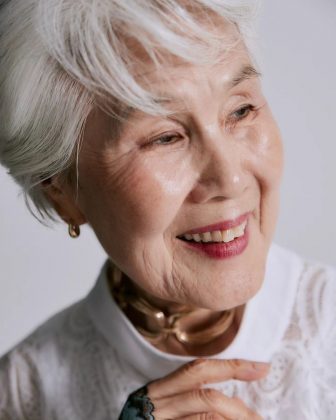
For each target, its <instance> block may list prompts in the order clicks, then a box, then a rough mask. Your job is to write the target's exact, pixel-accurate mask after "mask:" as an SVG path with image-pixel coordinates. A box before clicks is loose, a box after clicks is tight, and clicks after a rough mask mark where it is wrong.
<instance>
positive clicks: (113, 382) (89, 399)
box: [0, 263, 336, 420]
mask: <svg viewBox="0 0 336 420" xmlns="http://www.w3.org/2000/svg"><path fill="white" fill-rule="evenodd" d="M335 321H336V275H335V271H334V270H333V269H331V268H328V267H324V266H322V265H318V264H312V263H305V264H304V268H303V270H302V272H301V273H300V280H299V282H298V287H297V290H296V296H295V303H294V306H293V309H292V312H291V317H290V319H289V322H288V325H287V328H286V332H285V334H284V336H283V337H282V339H281V341H280V344H279V346H278V348H277V349H276V351H275V353H274V354H273V357H272V360H271V364H272V366H271V370H270V373H269V374H268V376H267V377H266V378H265V379H263V380H260V381H257V382H251V383H245V382H239V381H234V380H231V381H227V382H224V383H220V384H217V385H215V386H213V387H215V388H217V389H219V390H221V391H223V392H224V393H225V394H226V395H228V396H237V397H239V398H241V399H242V400H243V401H244V402H245V403H246V404H247V405H249V406H250V407H252V408H254V409H255V410H256V411H257V412H259V413H260V414H261V415H262V416H263V417H264V418H265V419H267V420H287V419H294V418H295V419H300V420H335V418H336V332H335V328H334V325H335ZM148 379H149V378H147V377H144V375H143V373H142V372H141V369H139V366H138V365H137V357H136V354H134V361H133V362H132V363H129V361H126V360H125V359H124V357H123V354H122V352H120V351H117V350H116V349H115V348H114V347H113V346H112V345H111V343H110V342H109V340H107V339H106V338H105V337H104V335H103V334H102V333H101V332H100V331H99V330H98V329H97V328H96V325H95V324H94V323H93V322H92V319H91V317H90V315H89V313H88V310H87V306H86V302H85V300H83V301H80V302H78V303H77V304H75V305H73V306H71V307H70V308H68V309H66V310H65V311H63V312H61V313H60V314H58V315H56V316H55V317H54V318H52V319H51V320H49V321H47V322H46V323H45V324H44V325H43V326H41V327H40V328H38V329H37V330H36V331H35V332H34V333H33V334H32V335H31V336H30V337H28V338H27V339H25V340H24V341H23V342H22V343H21V344H20V345H18V346H17V347H16V348H15V349H13V350H12V351H11V352H9V353H8V354H7V355H5V356H4V357H3V358H2V359H1V360H0V420H7V419H8V420H9V419H10V420H26V419H27V420H28V419H29V420H45V419H48V420H64V419H71V420H83V419H92V420H107V419H118V417H119V414H120V412H121V409H122V407H123V405H124V403H125V401H126V399H127V397H128V395H129V394H131V392H133V391H134V390H136V389H138V388H140V387H141V386H143V385H144V384H145V383H147V382H148Z"/></svg>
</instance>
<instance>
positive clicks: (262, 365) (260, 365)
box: [252, 362, 270, 371]
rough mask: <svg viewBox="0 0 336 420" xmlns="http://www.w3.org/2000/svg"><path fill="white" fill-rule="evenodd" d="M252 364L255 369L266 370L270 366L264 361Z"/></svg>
mask: <svg viewBox="0 0 336 420" xmlns="http://www.w3.org/2000/svg"><path fill="white" fill-rule="evenodd" d="M252 366H253V368H254V369H255V370H260V371H265V370H267V369H268V368H269V367H270V364H269V363H264V362H253V363H252Z"/></svg>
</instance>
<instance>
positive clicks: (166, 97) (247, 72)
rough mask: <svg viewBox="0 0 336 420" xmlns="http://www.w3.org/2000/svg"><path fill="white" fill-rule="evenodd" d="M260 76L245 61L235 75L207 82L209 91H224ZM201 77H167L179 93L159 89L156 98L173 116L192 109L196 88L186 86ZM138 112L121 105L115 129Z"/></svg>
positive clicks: (225, 74)
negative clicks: (176, 81)
mask: <svg viewBox="0 0 336 420" xmlns="http://www.w3.org/2000/svg"><path fill="white" fill-rule="evenodd" d="M222 65H223V63H222ZM217 67H218V66H216V69H215V68H214V71H215V72H218V71H219V69H218V68H217ZM191 73H193V74H194V75H197V72H195V71H191ZM200 76H201V77H203V73H200ZM260 76H261V74H260V73H259V72H258V71H257V70H256V69H255V68H254V67H253V66H252V65H251V64H250V63H245V64H243V65H242V66H241V67H240V68H239V70H238V71H237V72H235V74H233V75H228V74H227V73H225V72H224V73H223V76H222V77H219V78H217V77H214V78H211V79H208V78H207V79H206V80H205V82H206V86H207V88H208V89H209V93H211V91H212V92H217V91H218V86H217V85H220V90H222V89H223V88H224V89H223V90H224V91H225V90H227V91H230V90H231V89H233V88H234V87H236V86H238V85H240V84H241V83H243V82H244V81H246V80H248V79H252V78H258V77H260ZM176 79H178V80H179V81H181V80H183V79H184V82H183V84H182V86H181V85H180V86H179V87H178V88H176V84H175V85H174V80H176ZM199 79H200V77H196V78H195V79H193V78H190V77H186V76H185V77H183V78H181V76H179V75H178V74H177V75H176V76H174V77H169V78H165V82H168V81H169V82H170V83H172V85H173V88H174V89H175V91H176V92H177V93H178V95H176V94H172V93H171V92H169V93H168V92H167V91H163V90H162V91H161V90H157V92H156V93H155V96H156V98H155V99H154V100H155V102H157V103H158V104H160V105H163V106H165V107H168V109H167V110H168V113H169V115H172V116H173V115H176V114H182V113H186V112H188V111H189V110H190V106H188V104H189V103H192V96H193V95H190V92H194V91H195V92H196V90H195V89H193V87H192V88H191V89H190V90H189V89H188V88H187V87H186V84H187V83H189V82H190V83H191V84H193V85H195V84H197V83H198V82H199ZM217 80H219V82H218V84H217V83H214V82H217ZM186 82H187V83H186ZM152 83H153V81H152ZM162 83H163V82H162ZM166 85H167V83H166ZM169 108H170V109H169ZM138 112H140V113H141V111H140V110H137V109H136V108H134V107H131V106H120V108H119V111H118V115H119V116H120V120H119V118H118V121H114V129H116V128H117V127H118V128H119V130H118V132H121V130H122V128H123V126H124V125H125V124H126V123H128V122H130V121H131V120H132V118H134V116H135V114H137V113H138Z"/></svg>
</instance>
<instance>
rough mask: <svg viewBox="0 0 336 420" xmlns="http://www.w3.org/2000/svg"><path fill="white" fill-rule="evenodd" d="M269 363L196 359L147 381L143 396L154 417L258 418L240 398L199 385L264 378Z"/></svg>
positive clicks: (164, 419)
mask: <svg viewBox="0 0 336 420" xmlns="http://www.w3.org/2000/svg"><path fill="white" fill-rule="evenodd" d="M268 369H269V364H266V363H256V362H250V361H245V360H214V359H197V360H195V361H193V362H191V363H187V364H186V365H184V366H182V367H181V368H180V369H178V370H176V371H175V372H173V373H171V374H169V375H168V376H166V377H164V378H161V379H158V380H156V381H153V382H151V383H150V384H149V385H148V387H147V391H148V392H147V396H148V397H149V398H150V400H151V402H152V403H153V405H154V411H153V415H154V418H155V420H167V419H179V420H182V419H183V420H207V419H209V420H210V419H212V420H215V419H218V420H220V419H227V420H229V419H230V420H231V419H240V420H260V419H261V417H260V416H259V415H258V414H257V413H255V412H253V411H252V410H250V409H249V408H248V407H247V406H246V405H245V404H244V403H243V402H242V401H241V400H240V399H238V398H229V397H227V396H225V395H224V394H223V393H222V392H220V391H216V390H215V389H211V388H203V385H206V384H211V383H216V382H223V381H226V380H229V379H239V380H241V381H253V380H258V379H261V378H262V377H264V376H265V375H266V374H267V372H268Z"/></svg>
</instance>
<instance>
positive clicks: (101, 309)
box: [86, 244, 302, 380]
mask: <svg viewBox="0 0 336 420" xmlns="http://www.w3.org/2000/svg"><path fill="white" fill-rule="evenodd" d="M106 267H107V265H106V264H105V265H104V267H103V268H102V270H101V273H100V275H99V277H98V280H97V283H96V285H95V286H94V288H93V289H92V291H91V292H90V293H89V295H88V297H87V298H86V302H87V306H88V312H89V314H90V316H91V318H92V320H93V322H94V324H95V326H96V328H97V329H98V330H99V331H100V332H101V333H102V334H103V335H104V336H105V338H106V339H107V340H108V342H109V343H110V344H111V346H112V347H113V348H114V349H115V350H116V351H117V352H118V353H119V355H120V357H121V358H123V359H124V360H125V361H126V362H128V363H129V364H130V365H132V366H133V367H134V368H135V369H136V370H137V371H138V372H140V373H141V374H143V376H144V377H145V378H147V379H148V380H153V379H155V378H158V377H162V376H165V375H167V374H168V373H169V372H171V371H173V370H175V369H177V368H178V367H180V366H181V365H183V364H185V363H186V362H188V361H191V360H193V359H194V357H189V356H177V355H173V354H168V353H164V352H162V351H160V350H158V349H156V348H155V347H153V346H152V345H151V344H149V343H148V342H147V341H146V340H145V339H144V338H143V337H142V336H141V335H140V334H139V333H138V332H137V330H136V329H135V328H134V327H133V325H132V324H131V322H130V321H129V320H128V318H127V317H126V316H125V315H124V314H123V312H122V311H121V310H120V309H119V307H118V305H117V304H116V303H115V302H114V300H113V299H112V298H111V294H110V292H109V290H108V284H107V276H106ZM301 271H302V262H301V260H300V258H299V257H297V256H296V255H295V254H294V253H292V252H290V251H287V250H285V249H283V248H281V247H279V246H278V245H275V244H273V245H272V246H271V248H270V251H269V254H268V257H267V264H266V272H265V278H264V283H263V285H262V287H261V289H260V290H259V291H258V293H257V294H256V295H255V296H254V297H253V298H252V299H251V300H250V301H249V302H248V303H247V304H246V308H245V311H244V315H243V319H242V322H241V325H240V327H239V331H238V333H237V335H236V337H235V338H234V340H233V341H232V343H231V344H230V345H229V346H228V347H227V348H226V349H225V350H224V351H223V352H221V353H219V354H217V355H214V356H211V357H209V358H216V359H217V358H220V359H236V358H238V359H248V360H253V361H262V362H268V361H270V359H271V357H272V355H273V353H274V352H275V351H276V349H277V347H278V346H279V343H280V341H281V339H282V337H283V335H284V332H285V330H286V327H287V325H288V322H289V319H290V316H291V313H292V308H293V304H294V299H295V295H296V290H297V285H298V280H299V277H300V273H301Z"/></svg>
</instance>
